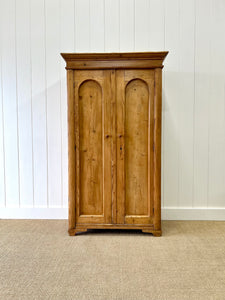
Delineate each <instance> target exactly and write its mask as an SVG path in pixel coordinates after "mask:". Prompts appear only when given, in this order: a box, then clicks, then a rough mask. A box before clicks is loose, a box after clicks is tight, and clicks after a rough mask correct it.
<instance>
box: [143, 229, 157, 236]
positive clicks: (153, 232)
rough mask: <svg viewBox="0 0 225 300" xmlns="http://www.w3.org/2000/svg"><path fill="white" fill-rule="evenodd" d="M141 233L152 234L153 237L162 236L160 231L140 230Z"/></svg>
mask: <svg viewBox="0 0 225 300" xmlns="http://www.w3.org/2000/svg"><path fill="white" fill-rule="evenodd" d="M142 232H145V233H152V234H153V236H161V235H162V231H161V230H151V229H142Z"/></svg>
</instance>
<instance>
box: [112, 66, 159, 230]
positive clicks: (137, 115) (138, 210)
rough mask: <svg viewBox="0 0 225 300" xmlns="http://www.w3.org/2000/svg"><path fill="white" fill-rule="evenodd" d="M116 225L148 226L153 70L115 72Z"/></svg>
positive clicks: (150, 216)
mask: <svg viewBox="0 0 225 300" xmlns="http://www.w3.org/2000/svg"><path fill="white" fill-rule="evenodd" d="M116 87H117V97H116V110H117V120H116V124H117V223H119V224H146V225H148V224H152V216H153V205H152V204H153V189H152V187H153V126H154V120H153V117H154V115H153V113H154V111H153V104H154V70H118V71H117V73H116Z"/></svg>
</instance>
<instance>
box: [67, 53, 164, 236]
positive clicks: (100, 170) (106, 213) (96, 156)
mask: <svg viewBox="0 0 225 300" xmlns="http://www.w3.org/2000/svg"><path fill="white" fill-rule="evenodd" d="M164 54H165V55H166V54H167V52H165V53H164ZM126 55H127V57H129V54H124V56H126ZM148 55H150V54H148ZM160 55H161V54H160ZM64 56H65V57H67V55H64ZM124 56H121V57H120V56H119V58H122V59H124ZM137 56H138V57H139V59H140V60H141V57H142V61H145V59H146V57H145V54H143V56H141V55H140V53H139V54H138V55H137ZM150 56H151V55H150ZM102 57H104V58H105V59H106V57H108V61H110V63H111V64H113V60H112V57H113V54H111V55H108V54H104V55H103V54H93V55H92V54H91V55H90V54H86V56H85V55H84V54H82V55H81V58H80V59H83V58H86V59H88V60H89V61H90V62H91V63H93V64H95V63H96V61H98V60H99V61H101V58H102ZM134 57H135V56H133V55H132V56H131V57H130V60H133V62H132V63H135V59H134ZM153 57H154V56H153ZM78 58H79V56H76V55H75V56H74V57H73V56H72V54H68V59H69V60H72V61H73V60H76V63H77V62H81V60H79V59H78ZM115 59H116V62H117V59H118V54H115ZM127 60H128V58H127ZM153 60H154V59H153ZM155 60H158V57H157V58H155ZM99 61H98V62H99ZM128 63H130V61H128ZM149 63H150V64H151V66H153V65H152V61H151V58H150V59H149ZM96 66H97V65H95V67H96ZM95 67H94V69H95ZM117 67H118V66H117ZM117 67H115V68H113V69H109V70H106V69H101V70H94V69H93V70H75V71H72V70H71V71H69V70H68V122H69V123H70V124H68V129H69V131H68V137H69V166H70V167H69V198H70V199H71V201H72V202H73V203H70V202H69V206H70V210H69V234H70V235H75V234H76V233H77V232H79V231H86V230H87V229H88V228H124V229H128V228H130V229H142V231H143V232H148V233H153V235H155V236H159V235H161V109H162V99H161V97H162V70H161V69H162V61H161V66H159V67H158V68H155V69H153V70H152V67H149V69H146V68H143V69H135V68H134V69H129V68H127V69H124V70H120V69H118V68H117ZM73 72H74V73H73ZM75 215H76V217H75ZM75 223H76V224H75Z"/></svg>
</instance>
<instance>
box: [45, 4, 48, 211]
mask: <svg viewBox="0 0 225 300" xmlns="http://www.w3.org/2000/svg"><path fill="white" fill-rule="evenodd" d="M44 44H45V45H44V49H45V59H44V61H45V62H44V65H45V122H46V129H45V130H46V161H47V164H46V172H47V176H46V177H47V178H46V180H47V183H46V185H47V207H49V188H48V112H47V108H48V106H47V100H48V99H47V74H46V73H47V62H46V44H47V43H46V0H44Z"/></svg>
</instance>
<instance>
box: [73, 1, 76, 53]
mask: <svg viewBox="0 0 225 300" xmlns="http://www.w3.org/2000/svg"><path fill="white" fill-rule="evenodd" d="M73 15H74V19H73V29H74V37H73V38H74V43H73V49H74V52H76V0H73Z"/></svg>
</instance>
